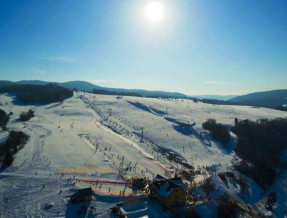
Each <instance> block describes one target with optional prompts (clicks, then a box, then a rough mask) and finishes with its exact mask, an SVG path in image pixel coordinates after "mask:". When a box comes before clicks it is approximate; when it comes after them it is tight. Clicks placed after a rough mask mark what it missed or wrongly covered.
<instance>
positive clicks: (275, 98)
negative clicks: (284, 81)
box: [229, 89, 287, 108]
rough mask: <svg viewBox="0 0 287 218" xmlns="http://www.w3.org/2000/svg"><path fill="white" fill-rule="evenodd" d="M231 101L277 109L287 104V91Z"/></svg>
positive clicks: (272, 91) (248, 96)
mask: <svg viewBox="0 0 287 218" xmlns="http://www.w3.org/2000/svg"><path fill="white" fill-rule="evenodd" d="M229 101H231V102H235V103H239V104H245V105H251V106H263V107H271V108H275V107H278V106H282V105H284V104H287V89H281V90H271V91H265V92H255V93H250V94H247V95H242V96H238V97H235V98H232V99H230V100H229Z"/></svg>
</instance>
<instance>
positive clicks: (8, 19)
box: [0, 0, 287, 94]
mask: <svg viewBox="0 0 287 218" xmlns="http://www.w3.org/2000/svg"><path fill="white" fill-rule="evenodd" d="M149 2H150V1H148V0H141V1H140V0H132V1H131V0H114V1H109V0H98V1H96V0H93V1H89V0H85V1H83V0H81V1H80V0H79V1H65V0H53V1H52V0H42V1H41V0H29V1H24V0H19V1H14V0H7V1H6V0H1V1H0V79H1V80H2V79H3V80H12V81H17V80H28V79H39V80H48V81H71V80H85V81H89V82H92V83H95V84H97V85H100V86H106V87H121V88H142V89H149V90H165V91H178V92H183V93H185V94H243V93H248V92H254V91H261V90H270V89H280V88H287V1H286V0H282V1H273V0H266V1H265V0H257V1H256V0H252V1H247V0H220V1H216V0H210V1H208V0H200V1H199V0H198V1H193V0H162V1H158V2H160V3H161V5H162V8H163V18H162V20H161V21H160V22H158V23H152V22H151V21H150V20H148V19H147V18H146V17H145V8H146V7H147V5H148V4H149Z"/></svg>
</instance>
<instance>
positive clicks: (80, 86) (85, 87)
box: [0, 80, 187, 98]
mask: <svg viewBox="0 0 287 218" xmlns="http://www.w3.org/2000/svg"><path fill="white" fill-rule="evenodd" d="M49 83H53V84H57V85H59V86H62V87H64V88H69V89H76V90H79V91H85V92H92V91H93V90H95V89H96V90H104V91H109V92H113V93H115V94H121V93H133V94H137V95H139V96H144V97H169V98H187V96H186V95H184V94H182V93H178V92H165V91H149V90H144V89H121V88H106V87H101V86H98V85H94V84H92V83H89V82H85V81H69V82H63V83H57V82H47V81H40V80H22V81H18V82H11V81H4V80H2V81H0V88H2V87H5V86H8V85H12V84H31V85H46V84H49Z"/></svg>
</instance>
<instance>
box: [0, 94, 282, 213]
mask: <svg viewBox="0 0 287 218" xmlns="http://www.w3.org/2000/svg"><path fill="white" fill-rule="evenodd" d="M80 96H82V97H80ZM0 102H1V103H2V105H1V109H3V110H4V111H6V112H8V113H9V112H13V115H12V117H11V118H10V121H9V123H8V125H7V127H8V128H9V129H10V130H21V131H23V132H25V133H26V134H27V135H29V140H28V142H27V143H26V145H25V146H24V148H23V149H21V150H20V151H18V153H17V154H16V155H15V156H14V158H15V160H14V162H13V164H12V166H10V167H8V168H6V169H4V170H1V171H0V196H1V198H0V217H18V216H34V217H39V216H44V217H51V216H53V217H56V216H59V217H61V216H68V217H73V216H75V215H76V210H77V207H78V206H77V205H71V204H70V203H69V196H70V195H71V194H72V193H73V192H74V191H73V190H74V189H76V188H78V187H87V186H93V185H94V184H91V183H84V182H78V181H77V179H92V178H93V179H97V178H98V179H104V180H125V179H129V178H131V177H135V176H136V177H148V178H150V179H152V178H153V176H155V175H156V174H161V175H165V176H172V175H173V174H174V173H175V172H176V171H177V169H181V168H182V166H181V165H178V164H177V163H175V162H170V161H169V160H168V159H167V158H166V156H165V155H162V153H161V152H159V149H160V150H161V151H165V152H170V151H171V152H174V153H175V154H177V155H178V156H179V157H181V158H182V160H184V161H185V162H186V163H189V164H192V165H194V166H195V167H196V168H200V167H201V166H212V165H221V166H225V165H228V164H229V165H230V164H231V161H232V159H233V158H234V156H235V154H234V152H233V150H232V148H234V146H235V145H234V144H235V140H236V139H235V136H233V140H232V141H231V143H230V146H229V147H230V149H227V150H225V149H223V148H222V147H221V145H220V144H218V143H217V142H216V141H214V140H213V139H212V137H211V136H210V135H209V134H207V135H206V137H207V138H206V139H204V140H203V139H202V138H201V136H200V133H201V132H203V131H204V130H203V129H202V127H201V125H202V123H203V122H204V121H206V120H207V119H208V118H214V119H216V120H217V122H219V123H223V124H226V125H233V122H234V119H235V118H236V117H237V118H238V119H251V120H256V119H259V118H276V117H286V116H287V113H286V112H281V111H276V110H271V109H266V108H252V107H248V106H222V105H209V104H203V103H194V102H193V101H190V100H168V99H153V98H138V97H123V98H122V99H120V100H117V99H116V96H106V95H94V94H88V93H82V92H78V93H74V97H72V98H70V99H67V100H65V101H64V102H63V103H62V104H61V103H53V104H49V105H32V106H31V105H22V104H20V103H19V102H17V101H16V102H15V100H14V99H13V97H11V96H9V95H0ZM30 108H32V109H33V110H34V111H35V115H36V116H35V117H34V118H32V119H31V120H30V121H27V122H20V121H18V120H17V119H18V117H19V114H20V113H21V112H22V111H28V110H29V109H30ZM166 111H167V112H168V115H166ZM180 123H187V124H190V127H189V128H186V129H183V128H181V127H180V126H179V125H180ZM142 129H143V135H142ZM142 136H143V140H141V137H142ZM0 137H1V138H0V140H1V141H5V137H6V138H7V133H5V132H1V134H0ZM204 141H209V142H210V145H207V144H206V143H204ZM97 188H98V187H97ZM123 189H125V187H124V186H123V185H117V184H109V183H108V184H104V185H103V186H101V190H102V191H104V192H108V190H110V191H111V192H113V193H117V192H119V191H122V190H123ZM127 192H128V191H127ZM118 201H120V198H119V199H118ZM114 203H115V201H114V200H113V201H111V200H110V199H109V198H108V199H105V198H104V197H103V198H102V199H98V200H93V201H92V202H90V204H91V205H94V206H95V207H96V208H97V212H96V214H94V216H102V217H106V216H109V215H110V212H109V210H108V208H109V207H110V206H111V205H113V204H114ZM47 205H50V206H51V205H52V207H50V208H49V206H47ZM47 208H48V209H47Z"/></svg>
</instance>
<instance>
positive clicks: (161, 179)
mask: <svg viewBox="0 0 287 218" xmlns="http://www.w3.org/2000/svg"><path fill="white" fill-rule="evenodd" d="M165 180H166V178H164V177H163V176H161V175H159V174H157V175H156V177H154V179H153V180H152V181H151V184H152V183H155V182H161V181H165Z"/></svg>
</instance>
